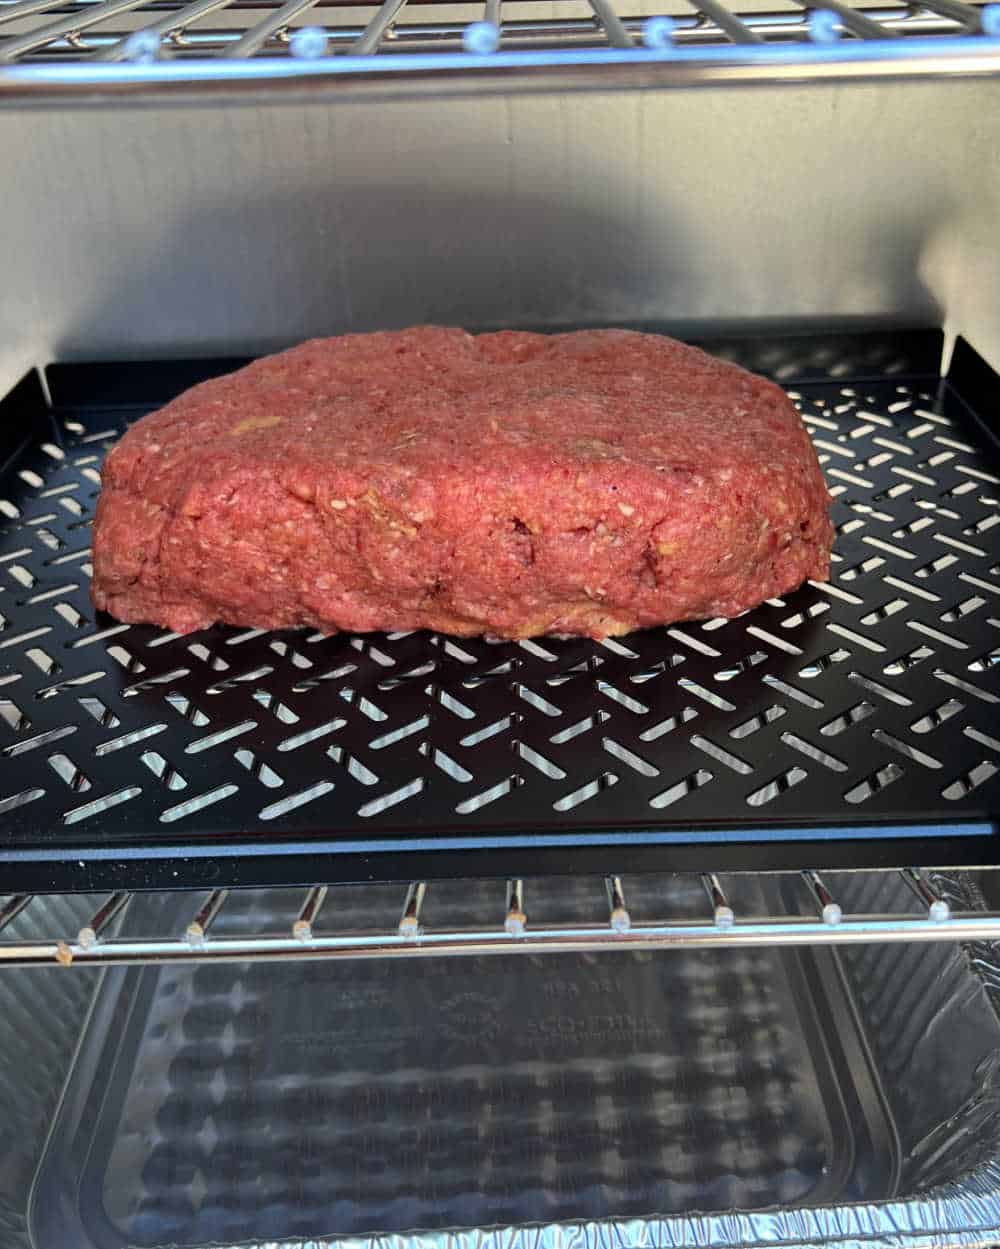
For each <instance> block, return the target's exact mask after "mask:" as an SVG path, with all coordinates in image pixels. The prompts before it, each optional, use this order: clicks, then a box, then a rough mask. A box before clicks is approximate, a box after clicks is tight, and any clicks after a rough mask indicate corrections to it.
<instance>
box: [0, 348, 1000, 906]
mask: <svg viewBox="0 0 1000 1249" xmlns="http://www.w3.org/2000/svg"><path fill="white" fill-rule="evenodd" d="M715 346H716V348H717V349H719V350H721V351H723V352H725V353H728V354H730V355H731V356H733V357H735V358H738V359H740V360H742V361H744V362H745V363H747V364H749V365H750V366H751V367H754V368H757V369H760V370H761V371H765V372H771V373H772V374H773V375H774V376H776V377H777V378H778V379H779V380H781V381H782V382H783V383H784V384H785V385H786V387H787V388H788V390H789V393H790V394H791V395H792V396H793V398H794V399H795V400H796V402H797V403H798V404H799V405H800V407H801V409H802V411H803V414H804V416H805V419H806V423H807V425H808V427H809V429H810V432H811V433H812V435H813V437H814V439H815V442H816V446H817V450H818V452H819V454H820V458H821V460H822V462H823V466H824V469H825V471H826V474H827V479H828V482H829V485H830V488H831V490H832V492H833V494H834V495H835V496H836V503H835V509H834V512H835V520H836V523H837V527H838V537H837V543H836V550H835V556H834V568H833V580H832V582H831V583H830V584H829V585H826V586H822V585H812V584H810V585H807V586H805V587H803V589H802V590H800V591H798V592H797V593H795V594H793V595H790V596H788V597H787V599H786V600H784V601H778V600H774V601H772V602H770V603H768V604H765V605H764V606H762V607H761V608H760V609H758V610H757V611H754V612H752V613H750V614H748V615H746V616H744V617H742V618H740V619H738V620H734V621H728V622H727V621H721V620H717V621H708V622H705V623H703V624H685V625H683V626H680V627H677V628H669V629H655V630H650V631H647V632H643V633H637V634H634V635H631V636H629V637H626V638H624V639H618V640H610V641H608V642H605V643H603V644H599V643H593V642H589V641H583V640H579V639H573V640H565V641H560V640H554V639H546V640H542V641H536V642H523V643H520V644H498V643H491V642H488V641H481V640H480V641H460V642H458V641H451V640H448V639H446V638H442V637H433V636H429V635H426V634H410V635H390V636H385V635H370V636H364V637H361V636H349V635H341V636H338V637H333V638H323V637H321V636H319V635H318V634H309V633H306V632H299V633H282V634H270V633H261V632H256V631H249V630H243V631H239V630H235V629H213V630H209V631H206V632H204V633H201V634H198V635H195V636H192V637H186V638H179V637H176V636H174V635H172V634H165V633H163V632H162V631H159V630H156V629H154V628H148V627H134V626H133V627H127V626H123V625H120V624H117V623H116V622H114V621H112V620H110V619H109V618H106V617H104V618H99V619H97V620H95V619H94V613H93V610H92V608H91V606H90V602H89V597H88V577H89V572H90V565H89V550H88V533H87V530H88V525H89V522H90V516H91V512H92V508H93V503H94V499H95V497H96V494H97V491H98V486H99V470H100V463H101V458H102V456H103V454H104V452H105V450H106V448H107V447H108V446H109V445H110V444H111V442H112V441H113V440H114V439H115V438H116V437H118V435H119V434H120V432H121V430H122V429H123V428H124V427H125V426H126V425H127V423H128V422H129V421H130V420H132V419H134V418H136V417H137V416H139V415H141V414H142V413H143V412H144V411H147V410H149V409H150V408H151V407H154V406H156V404H158V403H160V402H162V401H163V400H165V399H166V398H168V397H169V396H170V395H171V394H174V393H176V392H177V391H179V390H180V389H182V388H183V387H185V386H187V385H189V384H191V383H192V382H193V381H195V380H197V379H198V378H199V377H204V376H207V375H210V374H212V373H216V372H219V371H220V370H223V369H225V368H230V367H233V366H234V364H236V363H238V362H234V361H228V362H219V361H216V362H201V363H193V364H191V363H189V364H177V365H147V366H143V365H110V366H61V367H56V368H53V369H50V370H49V374H48V381H49V386H50V388H51V395H52V406H51V408H50V407H48V406H46V405H45V403H44V402H43V399H42V391H41V388H40V386H39V384H38V381H37V380H36V379H27V380H26V381H25V382H24V383H22V385H21V386H20V387H19V388H18V390H17V391H16V392H15V393H14V394H13V395H12V396H11V397H10V398H9V399H8V401H7V402H6V404H5V405H4V406H3V409H2V412H0V416H2V417H3V420H2V422H0V427H2V429H3V436H4V437H5V438H7V439H8V443H9V445H8V459H7V467H6V470H5V472H4V474H3V497H2V498H0V511H2V513H3V518H4V524H3V529H2V533H0V577H2V583H3V590H2V593H0V613H2V615H3V618H4V619H3V629H2V631H0V738H2V739H3V740H2V745H0V760H2V763H0V864H2V869H0V870H2V872H3V878H4V881H5V882H9V883H8V888H9V889H10V890H18V889H22V888H24V889H41V890H46V889H72V888H85V887H86V888H95V887H106V886H111V887H143V886H147V885H152V886H156V885H180V884H203V883H213V882H217V883H227V884H241V883H243V884H246V883H252V882H272V883H273V882H276V881H287V882H291V881H306V882H309V883H312V882H313V881H316V880H324V879H347V878H351V879H362V880H363V879H369V878H386V879H388V878H396V879H399V878H410V879H416V878H419V877H426V876H428V875H448V874H472V873H479V874H489V873H494V872H496V873H501V872H502V873H504V874H508V875H521V874H523V873H525V872H537V871H548V870H563V871H565V870H574V869H577V868H579V869H580V870H584V869H586V870H590V871H603V870H614V871H618V870H622V869H623V867H624V868H625V869H626V870H629V871H633V870H637V869H639V868H642V867H645V866H657V867H661V868H662V867H671V868H681V869H684V868H697V869H699V870H710V869H716V868H727V869H738V868H762V867H779V866H780V867H803V866H809V867H826V866H863V865H890V864H896V865H903V864H906V863H915V862H919V863H922V864H924V865H928V866H932V865H938V864H943V863H963V862H964V863H995V862H997V861H998V857H997V851H998V848H1000V846H998V843H997V841H996V832H997V827H998V825H997V820H998V812H1000V775H998V773H1000V731H998V728H997V712H998V710H1000V686H998V681H997V677H998V668H1000V663H998V660H1000V651H998V640H1000V639H998V630H1000V562H998V555H1000V551H998V536H1000V502H998V496H1000V472H998V460H1000V456H998V455H997V444H996V442H995V440H994V438H993V435H992V434H991V432H990V430H989V429H988V427H987V426H986V425H985V424H984V423H983V422H981V421H980V420H979V418H978V417H977V416H976V411H977V410H978V411H981V412H983V413H984V419H987V420H988V419H990V418H991V417H992V413H993V411H995V410H996V405H997V403H998V402H1000V381H998V379H997V377H996V375H995V374H993V373H992V372H991V371H990V370H989V369H988V368H987V367H986V365H985V364H984V363H983V362H982V361H981V360H980V359H979V358H978V357H977V356H976V355H975V353H974V352H972V350H971V349H970V348H969V347H968V346H967V345H966V344H964V343H961V342H960V343H959V346H958V349H957V351H956V354H955V359H954V363H953V366H952V369H951V372H950V374H949V377H948V379H947V380H946V381H941V379H940V378H939V375H938V369H939V361H940V353H941V337H940V335H939V334H938V333H936V332H923V333H917V334H910V335H897V336H888V337H887V336H884V335H883V336H871V337H859V338H854V339H840V340H814V339H802V340H795V339H792V340H788V341H786V342H784V343H773V342H772V343H764V342H760V341H757V342H752V343H729V344H715Z"/></svg>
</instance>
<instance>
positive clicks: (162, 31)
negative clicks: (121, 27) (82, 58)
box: [94, 0, 229, 61]
mask: <svg viewBox="0 0 1000 1249" xmlns="http://www.w3.org/2000/svg"><path fill="white" fill-rule="evenodd" d="M110 2H111V3H117V0H110ZM122 2H123V3H125V0H122ZM228 3H229V0H196V3H194V4H190V5H188V6H187V7H186V8H183V9H181V10H180V12H178V13H168V14H167V15H166V17H161V18H160V20H159V21H158V22H152V23H150V25H148V26H143V27H142V28H141V29H140V30H138V31H136V32H135V33H136V35H147V36H151V37H153V38H156V39H159V38H161V37H162V36H164V35H171V36H172V37H173V36H178V35H180V34H181V33H182V32H183V30H184V28H185V26H190V25H191V23H192V22H196V21H198V20H199V18H202V17H207V16H208V15H209V13H215V12H216V11H217V10H219V9H224V8H225V7H226V5H227V4H228ZM130 38H134V36H130ZM128 42H129V40H128V38H125V39H119V40H118V42H117V43H113V44H112V45H111V46H110V47H108V48H105V49H104V51H103V52H98V53H97V55H96V56H95V57H94V60H95V61H120V60H123V59H124V57H125V55H126V52H127V49H128Z"/></svg>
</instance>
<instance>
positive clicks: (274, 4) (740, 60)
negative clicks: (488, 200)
mask: <svg viewBox="0 0 1000 1249" xmlns="http://www.w3.org/2000/svg"><path fill="white" fill-rule="evenodd" d="M677 7H679V6H677ZM748 7H750V8H753V5H752V4H751V5H749V6H748ZM998 70H1000V4H995V3H994V4H985V5H983V4H970V3H967V2H966V0H922V2H921V3H919V4H912V5H893V6H882V7H863V6H860V5H852V4H850V3H848V2H847V0H827V2H826V4H825V5H824V7H823V8H813V7H812V6H811V5H810V4H809V3H808V0H788V3H787V5H786V7H785V8H783V9H778V10H776V11H769V12H752V11H751V12H737V11H736V10H734V9H730V8H728V7H727V6H726V5H725V4H723V3H722V2H721V0H690V5H689V7H686V8H685V9H684V11H678V12H675V13H673V14H671V15H669V16H668V15H666V14H664V13H662V12H661V11H659V10H658V7H657V6H656V5H655V4H654V0H633V7H632V8H630V9H624V6H622V10H621V11H620V10H619V8H618V7H616V5H615V3H614V0H560V3H559V4H555V3H548V2H546V0H506V2H505V0H484V3H479V2H478V0H476V2H473V3H469V2H467V0H444V3H440V4H438V3H435V4H433V7H432V0H383V2H382V3H381V4H380V5H374V4H372V5H369V4H365V3H364V0H285V2H284V3H279V0H191V2H190V3H184V2H182V0H0V100H2V99H3V98H6V97H11V96H19V95H21V94H23V93H25V92H28V91H30V90H43V89H44V90H49V91H55V92H67V91H69V92H72V91H74V90H78V89H88V90H91V91H97V92H100V91H109V92H118V91H126V92H127V91H134V90H136V89H137V88H153V87H161V88H162V87H170V86H171V85H173V86H179V85H187V86H188V87H191V86H195V85H199V84H200V85H202V86H204V85H206V84H208V83H211V84H214V85H215V86H216V87H218V86H219V85H220V84H226V83H228V84H232V85H235V84H237V83H244V84H250V83H256V84H258V85H259V84H260V83H261V82H263V81H267V82H270V83H272V84H274V85H278V84H280V83H285V84H286V85H288V84H294V83H295V82H301V81H302V80H303V79H309V80H311V81H313V83H314V85H315V79H317V78H319V79H330V80H337V81H340V82H347V81H350V82H353V83H354V85H355V86H362V85H367V86H368V87H377V88H378V90H379V91H382V92H385V91H388V90H393V89H394V85H393V84H395V87H399V86H403V87H405V88H406V89H407V90H410V89H412V88H414V86H415V85H416V84H418V83H424V84H426V83H428V82H430V83H432V84H433V90H435V91H440V90H442V89H444V90H447V89H448V86H449V84H451V85H453V86H454V85H458V86H459V87H461V85H462V84H466V85H469V84H471V83H472V82H475V84H476V86H477V88H479V87H482V86H488V85H490V83H491V82H495V83H498V82H500V81H502V82H503V84H504V85H505V86H506V85H511V84H512V83H516V82H519V81H520V82H523V83H530V84H532V85H533V86H534V87H536V88H538V89H548V88H550V87H552V86H554V85H571V86H572V85H576V86H586V85H594V86H601V87H607V86H615V87H618V86H626V85H637V86H649V85H688V86H690V85H697V84H701V83H712V82H753V81H765V82H770V81H781V80H792V81H801V80H802V79H803V78H804V77H806V78H811V77H817V78H827V79H829V78H835V79H837V78H844V77H847V78H857V77H861V78H872V77H876V78H877V77H883V76H888V77H899V76H904V77H905V76H911V77H912V76H917V77H927V76H931V77H934V76H939V75H942V74H993V73H996V72H998ZM498 76H499V77H498Z"/></svg>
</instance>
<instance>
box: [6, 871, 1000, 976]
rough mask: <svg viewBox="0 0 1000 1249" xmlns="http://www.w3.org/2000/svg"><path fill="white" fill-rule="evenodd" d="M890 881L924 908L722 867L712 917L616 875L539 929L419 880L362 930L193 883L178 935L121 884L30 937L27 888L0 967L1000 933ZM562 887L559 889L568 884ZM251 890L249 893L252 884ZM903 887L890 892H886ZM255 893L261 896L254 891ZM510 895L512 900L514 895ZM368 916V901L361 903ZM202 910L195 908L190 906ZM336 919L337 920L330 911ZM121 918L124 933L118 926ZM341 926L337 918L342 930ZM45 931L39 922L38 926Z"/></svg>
mask: <svg viewBox="0 0 1000 1249" xmlns="http://www.w3.org/2000/svg"><path fill="white" fill-rule="evenodd" d="M857 876H866V877H868V878H872V879H873V878H876V877H878V878H881V880H882V882H883V883H884V884H887V885H889V886H891V883H892V877H893V876H895V877H896V878H897V880H898V879H899V877H901V878H902V880H903V882H904V883H905V886H906V888H905V889H903V890H902V891H899V890H896V891H895V894H894V895H893V896H896V895H900V894H901V895H902V896H904V897H909V896H913V897H915V898H916V899H917V901H918V903H919V906H920V908H921V910H920V912H919V913H914V912H913V911H912V910H910V911H900V912H898V913H886V914H875V915H869V914H851V913H849V911H848V910H847V909H846V908H845V907H842V905H841V904H840V903H839V902H837V901H836V899H835V898H834V897H833V895H832V893H831V891H830V890H829V889H828V888H827V886H826V885H825V884H824V883H823V881H822V880H821V879H820V877H819V875H818V874H817V873H816V872H813V871H806V872H802V873H778V874H777V875H776V879H777V881H778V883H779V885H780V886H781V896H783V897H785V898H787V899H788V910H787V912H786V913H784V914H773V915H766V916H761V915H740V914H738V913H737V912H736V911H735V908H734V907H733V906H731V905H730V903H729V901H727V895H726V892H725V891H724V889H723V886H722V884H721V883H720V880H719V878H718V876H716V875H715V874H705V875H703V876H702V877H701V882H702V885H703V886H704V891H705V894H706V896H707V899H708V902H709V904H710V906H711V911H710V912H708V913H707V914H706V915H704V916H700V915H699V916H694V917H690V918H687V917H686V918H679V919H669V918H667V919H660V920H656V921H655V922H638V921H637V919H636V917H635V916H634V915H633V914H632V913H631V912H630V911H629V909H628V907H627V905H626V897H627V894H626V887H625V885H624V883H623V881H622V878H621V877H619V876H609V877H607V878H606V880H605V882H604V887H605V892H606V895H607V903H608V912H607V916H606V918H604V919H603V920H602V919H601V918H599V917H598V916H595V917H594V919H593V920H592V921H573V922H569V923H554V924H553V923H550V924H537V925H533V926H531V927H529V926H528V921H527V915H526V913H525V903H524V896H525V895H524V882H523V881H522V880H509V881H507V882H506V895H504V885H503V883H502V882H496V883H495V884H492V885H491V884H490V883H489V882H474V883H476V884H480V885H482V886H483V888H484V889H486V891H487V893H486V896H491V895H492V893H493V892H495V893H496V896H497V907H496V915H495V916H494V917H490V916H486V915H484V916H483V917H482V922H480V923H476V924H470V925H468V926H464V927H460V928H456V927H441V928H435V927H434V926H433V925H429V924H427V923H426V921H425V919H424V915H423V912H424V908H425V904H426V902H427V899H428V897H433V892H434V887H433V885H430V884H428V883H427V882H425V881H417V882H413V883H412V884H410V885H409V887H408V888H407V889H406V892H405V899H404V902H403V907H402V913H401V918H400V920H399V923H398V926H397V931H396V932H392V931H386V930H381V931H380V930H374V931H373V930H367V929H357V930H350V931H344V932H336V931H329V930H325V926H321V925H320V923H319V920H320V918H321V916H320V912H321V909H322V907H323V903H324V901H325V900H326V897H327V888H326V886H324V885H314V886H312V887H311V888H309V889H307V890H306V891H305V897H304V900H303V901H302V902H301V905H300V906H299V907H298V909H297V912H296V918H295V919H294V920H293V921H292V922H291V923H290V925H289V927H288V930H287V931H284V932H274V931H264V932H255V931H246V930H245V927H246V926H245V925H242V926H241V925H239V924H237V925H233V926H230V927H229V928H225V929H224V930H223V931H221V932H219V934H218V935H214V933H215V931H216V930H217V929H219V928H220V927H222V925H221V923H220V921H221V920H222V919H223V918H224V917H225V915H226V906H227V903H228V902H229V901H230V900H231V899H233V898H234V897H236V896H237V895H239V894H240V892H241V891H239V890H226V889H217V890H213V891H212V892H210V893H209V894H207V895H204V894H201V895H200V894H198V893H197V892H188V893H183V894H179V895H175V897H176V898H177V899H179V900H180V902H179V905H181V906H182V905H183V899H185V898H192V899H195V900H196V905H197V910H196V913H195V917H194V918H193V919H192V920H191V922H190V923H188V924H187V927H186V928H185V929H184V930H183V931H182V932H181V933H180V934H179V935H178V934H172V933H169V932H168V933H165V934H155V935H154V934H150V935H131V930H132V929H133V928H134V927H136V925H135V924H132V923H130V922H129V920H128V918H127V917H128V912H129V908H130V906H131V905H132V904H133V902H134V899H135V898H136V897H137V896H138V895H135V894H130V893H125V892H118V893H115V894H112V895H111V896H110V897H108V898H107V899H105V900H103V901H102V902H101V903H100V905H99V906H98V907H97V909H96V911H95V913H94V916H93V918H92V919H91V920H90V921H89V923H87V924H85V925H84V926H83V927H82V928H81V929H80V931H79V932H78V933H77V934H76V935H75V936H67V935H59V934H56V933H53V934H52V936H51V938H46V939H42V940H39V939H32V940H20V939H18V938H17V937H16V936H15V935H14V930H15V928H16V927H17V925H16V924H15V921H16V920H17V919H18V918H19V917H21V916H23V915H25V913H26V912H27V909H28V907H29V905H33V906H34V907H35V908H40V914H42V915H44V911H45V906H46V898H45V896H39V897H38V898H37V899H33V898H32V896H31V895H21V896H16V897H12V898H9V899H8V900H7V901H6V902H5V903H4V904H3V905H2V906H0V965H7V966H15V967H31V966H35V967H38V966H51V965H52V964H53V963H59V964H61V965H63V966H71V965H72V966H92V965H95V964H100V965H110V964H131V963H163V962H168V963H174V962H217V961H222V962H226V961H228V962H232V961H241V960H245V959H254V960H268V961H274V960H284V959H372V958H389V959H392V958H414V957H422V956H428V955H432V956H435V957H437V956H441V955H453V956H455V955H482V954H512V953H527V952H531V953H541V952H546V951H547V952H554V951H558V952H563V953H565V952H570V951H577V952H580V951H589V952H596V951H600V950H609V949H621V948H625V947H627V948H630V949H639V950H655V949H669V948H672V947H680V946H686V947H695V948H703V949H710V948H718V947H733V946H760V945H783V946H790V945H812V944H819V945H831V944H836V945H844V944H858V943H866V942H925V941H942V940H943V941H980V940H995V939H1000V912H994V911H965V912H958V913H953V912H952V910H951V908H950V906H949V904H948V902H947V900H946V899H945V898H944V897H942V896H941V894H940V892H939V891H938V890H937V889H936V888H935V886H934V884H933V883H932V880H933V878H932V877H929V876H928V874H927V873H925V872H923V871H920V870H918V869H916V868H907V869H905V870H903V871H902V872H899V873H885V872H883V873H858V874H856V877H857ZM358 888H360V887H357V886H350V885H345V886H340V887H339V888H338V890H337V898H338V910H339V909H341V908H344V909H345V910H347V911H348V912H350V911H351V910H352V907H354V902H353V900H352V899H351V894H352V893H354V892H357V890H358ZM556 889H557V890H558V886H556ZM244 892H245V891H244ZM892 893H893V891H892V890H891V888H890V889H888V891H887V894H886V896H889V894H892ZM246 896H249V895H246ZM504 896H506V902H505V903H504ZM354 909H355V913H356V907H354ZM188 913H190V912H188ZM328 918H329V917H328ZM115 920H120V921H121V923H120V926H119V930H118V932H117V933H112V932H111V929H112V926H113V923H114V921H115ZM332 927H333V925H332V924H331V925H330V928H332ZM34 928H35V930H37V924H36V925H35V926H34Z"/></svg>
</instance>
